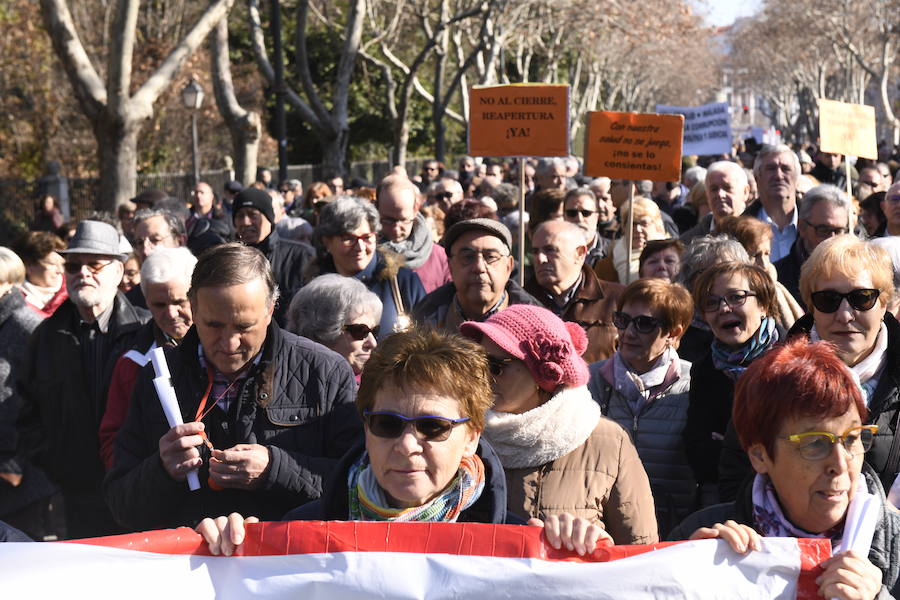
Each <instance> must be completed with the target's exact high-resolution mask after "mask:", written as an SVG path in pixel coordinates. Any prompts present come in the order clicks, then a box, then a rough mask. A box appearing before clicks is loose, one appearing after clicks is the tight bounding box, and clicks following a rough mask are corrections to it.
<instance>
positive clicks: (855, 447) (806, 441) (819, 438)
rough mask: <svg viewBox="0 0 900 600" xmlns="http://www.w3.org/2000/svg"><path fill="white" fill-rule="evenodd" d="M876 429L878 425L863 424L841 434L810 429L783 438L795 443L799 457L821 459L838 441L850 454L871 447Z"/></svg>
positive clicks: (863, 451) (858, 452)
mask: <svg viewBox="0 0 900 600" xmlns="http://www.w3.org/2000/svg"><path fill="white" fill-rule="evenodd" d="M877 431H878V425H863V426H862V427H851V428H850V429H848V430H847V431H845V432H844V433H843V434H842V435H835V434H833V433H828V432H827V431H810V432H808V433H796V434H794V435H789V436H787V437H785V438H784V439H786V440H787V441H789V442H793V443H795V444H797V446H796V448H797V452H798V453H799V454H800V456H801V458H805V459H806V460H822V459H823V458H826V457H827V456H828V455H829V454H831V449H832V448H833V447H834V445H835V444H837V443H838V442H840V444H841V446H843V447H844V450H846V451H847V453H848V454H849V455H850V456H857V455H859V454H863V453H865V452H866V451H867V450H869V448H871V447H872V442H873V441H874V440H875V433H876V432H877Z"/></svg>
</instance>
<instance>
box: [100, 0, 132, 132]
mask: <svg viewBox="0 0 900 600" xmlns="http://www.w3.org/2000/svg"><path fill="white" fill-rule="evenodd" d="M139 8H140V2H139V0H119V3H118V7H117V9H116V18H115V21H113V31H115V32H116V34H115V35H113V36H112V39H111V47H110V50H109V55H108V58H109V78H108V79H107V82H106V85H107V88H106V89H107V110H108V111H109V112H110V113H112V114H116V115H121V116H123V117H124V116H125V115H124V113H125V111H127V106H128V99H129V98H130V97H131V61H132V59H133V58H134V40H135V32H136V28H137V18H138V9H139Z"/></svg>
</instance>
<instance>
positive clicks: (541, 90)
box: [469, 84, 569, 156]
mask: <svg viewBox="0 0 900 600" xmlns="http://www.w3.org/2000/svg"><path fill="white" fill-rule="evenodd" d="M469 154H470V155H472V156H568V154H569V86H568V85H532V84H518V85H495V86H487V87H473V88H472V89H470V90H469Z"/></svg>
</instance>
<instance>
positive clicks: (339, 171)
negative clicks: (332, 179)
mask: <svg viewBox="0 0 900 600" xmlns="http://www.w3.org/2000/svg"><path fill="white" fill-rule="evenodd" d="M349 141H350V129H349V128H348V127H344V128H342V129H341V130H340V131H339V132H338V134H337V135H336V136H334V137H329V138H326V137H325V136H320V137H319V142H320V143H321V144H322V176H323V177H329V176H331V175H340V176H344V175H345V174H346V173H347V172H348V170H347V163H346V158H347V146H348V144H349ZM347 183H348V184H349V182H347Z"/></svg>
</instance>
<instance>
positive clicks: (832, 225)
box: [774, 184, 850, 308]
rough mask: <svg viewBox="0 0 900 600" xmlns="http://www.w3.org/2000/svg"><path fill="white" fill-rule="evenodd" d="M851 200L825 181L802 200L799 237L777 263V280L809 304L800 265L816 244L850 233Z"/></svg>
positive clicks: (801, 304)
mask: <svg viewBox="0 0 900 600" xmlns="http://www.w3.org/2000/svg"><path fill="white" fill-rule="evenodd" d="M849 210H850V202H849V200H847V196H846V195H844V192H842V191H841V190H840V189H839V188H837V187H835V186H833V185H830V184H822V185H817V186H816V187H814V188H812V189H811V190H809V191H808V192H806V195H804V196H803V200H801V202H800V211H799V212H800V216H799V218H798V224H799V227H798V232H797V240H796V241H795V242H794V243H793V245H792V246H791V251H790V253H789V254H788V255H787V256H785V257H784V258H782V259H781V260H778V261H776V262H775V263H774V265H775V270H776V271H777V272H778V281H779V282H781V284H782V285H783V286H784V287H786V288H787V289H788V291H790V292H791V295H792V296H794V298H795V299H796V300H797V302H799V303H800V306H803V307H804V308H806V307H805V306H804V304H803V299H802V297H801V296H800V268H801V267H802V266H803V263H805V262H806V259H807V258H809V255H810V254H811V253H812V251H813V250H815V249H816V246H818V245H819V244H821V243H822V242H824V241H825V240H827V239H829V238H831V237H833V236H836V235H843V234H845V233H848V232H849V231H850V229H849V228H848V227H847V218H848V213H849Z"/></svg>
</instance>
